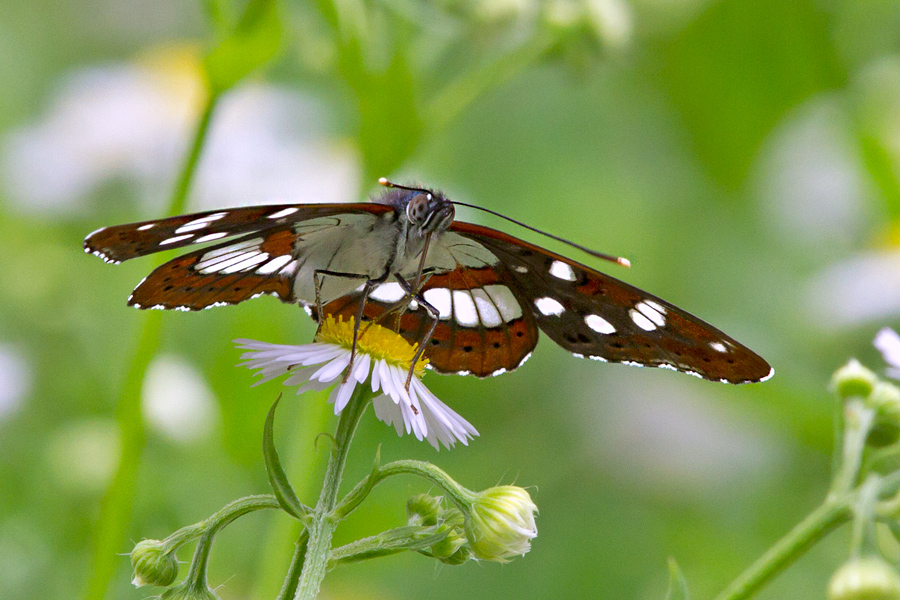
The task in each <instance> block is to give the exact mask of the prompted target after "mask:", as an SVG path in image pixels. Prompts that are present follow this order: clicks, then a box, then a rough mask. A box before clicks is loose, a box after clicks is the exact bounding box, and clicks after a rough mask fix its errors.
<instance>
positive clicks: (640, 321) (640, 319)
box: [628, 308, 656, 331]
mask: <svg viewBox="0 0 900 600" xmlns="http://www.w3.org/2000/svg"><path fill="white" fill-rule="evenodd" d="M628 314H629V315H631V320H632V321H634V324H635V325H637V326H638V327H640V328H641V329H643V330H644V331H653V330H654V329H656V325H655V324H654V323H653V321H651V320H650V319H648V318H647V317H645V316H644V314H643V313H639V312H638V311H636V310H634V309H633V308H632V309H631V310H629V311H628Z"/></svg>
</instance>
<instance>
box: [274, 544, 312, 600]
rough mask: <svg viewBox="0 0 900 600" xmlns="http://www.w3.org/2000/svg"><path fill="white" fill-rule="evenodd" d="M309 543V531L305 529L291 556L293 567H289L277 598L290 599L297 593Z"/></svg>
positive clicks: (280, 599) (281, 599)
mask: <svg viewBox="0 0 900 600" xmlns="http://www.w3.org/2000/svg"><path fill="white" fill-rule="evenodd" d="M308 545H309V531H308V530H306V529H304V530H303V531H302V532H301V533H300V537H299V539H298V540H297V545H296V547H295V548H294V556H293V557H292V558H291V567H290V568H289V569H288V574H287V576H286V577H285V578H284V585H283V586H281V591H280V592H279V593H278V598H277V599H276V600H289V598H292V597H293V596H294V594H296V593H297V584H298V583H299V581H300V573H301V571H302V569H303V565H304V563H305V562H306V548H307V547H308Z"/></svg>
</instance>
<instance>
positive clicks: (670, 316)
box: [451, 222, 772, 383]
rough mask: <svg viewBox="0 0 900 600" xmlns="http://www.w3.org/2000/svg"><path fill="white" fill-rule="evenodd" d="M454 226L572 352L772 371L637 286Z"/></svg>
mask: <svg viewBox="0 0 900 600" xmlns="http://www.w3.org/2000/svg"><path fill="white" fill-rule="evenodd" d="M451 230H452V231H456V232H457V233H460V234H462V235H465V236H466V237H469V238H470V239H473V240H475V241H478V242H479V243H481V244H483V245H484V246H485V247H486V248H488V249H489V250H491V251H492V252H494V253H495V254H496V255H497V257H498V259H499V262H500V263H501V264H503V265H504V266H505V267H506V269H505V270H503V273H505V274H507V275H508V277H509V278H510V280H511V281H509V282H508V285H509V286H510V287H511V288H512V289H514V290H515V291H516V293H517V295H518V296H519V297H522V298H523V299H524V302H523V303H524V304H527V308H526V310H530V311H531V312H532V314H533V315H534V317H535V319H536V321H537V324H538V325H539V326H540V328H541V329H542V330H543V331H544V333H546V334H547V335H548V336H549V337H550V338H551V339H552V340H553V341H554V342H556V343H557V344H559V345H560V346H562V347H563V348H565V349H566V350H569V351H570V352H573V353H574V354H577V355H580V356H587V357H591V358H596V359H598V360H605V361H609V362H620V363H629V364H637V365H642V366H653V367H668V368H673V369H676V370H679V371H683V372H686V373H690V374H692V375H698V376H700V377H703V378H705V379H711V380H714V381H724V382H728V383H747V382H752V381H762V380H764V379H766V378H768V377H769V376H771V372H772V369H771V367H770V366H769V365H768V363H766V361H765V360H763V359H762V358H761V357H759V356H758V355H756V354H755V353H754V352H752V351H751V350H749V349H748V348H746V347H745V346H743V345H741V344H739V343H738V342H736V341H735V340H733V339H732V338H730V337H728V336H727V335H725V334H724V333H722V332H721V331H719V330H718V329H716V328H715V327H712V326H711V325H709V324H707V323H705V322H703V321H701V320H700V319H698V318H696V317H694V316H693V315H691V314H689V313H687V312H685V311H683V310H681V309H679V308H677V307H675V306H673V305H672V304H670V303H668V302H665V301H664V300H661V299H659V298H657V297H655V296H652V295H650V294H648V293H646V292H644V291H642V290H639V289H638V288H635V287H633V286H630V285H628V284H626V283H623V282H621V281H619V280H617V279H614V278H612V277H609V276H608V275H604V274H603V273H600V272H598V271H595V270H593V269H591V268H589V267H586V266H584V265H581V264H579V263H577V262H575V261H572V260H570V259H568V258H565V257H563V256H560V255H558V254H554V253H552V252H549V251H548V250H545V249H543V248H540V247H538V246H534V245H532V244H529V243H527V242H524V241H522V240H519V239H516V238H514V237H512V236H509V235H507V234H504V233H502V232H499V231H495V230H493V229H489V228H486V227H481V226H478V225H472V224H469V223H460V222H457V223H454V224H453V226H452V227H451Z"/></svg>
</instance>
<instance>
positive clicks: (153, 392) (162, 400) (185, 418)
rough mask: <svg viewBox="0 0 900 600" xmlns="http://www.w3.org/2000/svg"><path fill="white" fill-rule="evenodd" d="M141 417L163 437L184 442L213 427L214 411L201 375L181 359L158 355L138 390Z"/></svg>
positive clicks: (207, 388)
mask: <svg viewBox="0 0 900 600" xmlns="http://www.w3.org/2000/svg"><path fill="white" fill-rule="evenodd" d="M142 395H143V402H142V409H143V413H144V420H145V421H146V422H147V423H148V425H150V427H151V428H153V429H154V430H155V431H157V432H159V433H161V434H162V435H164V436H166V437H167V438H169V439H171V440H173V441H175V442H179V443H183V444H188V443H191V442H194V441H197V440H201V439H203V438H204V437H206V436H207V435H209V433H210V432H211V431H212V430H213V428H214V427H215V424H216V421H217V419H218V411H217V407H216V402H215V398H214V397H213V393H212V391H211V390H210V389H209V386H208V385H207V384H206V381H205V380H204V379H203V376H202V375H201V374H200V373H199V372H198V371H197V370H196V369H195V368H194V367H192V366H191V365H190V364H189V363H187V362H186V361H185V360H183V359H180V358H177V357H175V356H166V355H163V356H158V357H156V358H155V359H154V360H153V362H152V363H150V367H149V368H148V370H147V376H146V377H145V378H144V386H143V390H142Z"/></svg>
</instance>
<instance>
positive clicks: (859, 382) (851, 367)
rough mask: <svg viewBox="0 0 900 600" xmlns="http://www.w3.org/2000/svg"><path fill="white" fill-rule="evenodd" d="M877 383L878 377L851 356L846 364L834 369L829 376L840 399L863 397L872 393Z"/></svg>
mask: <svg viewBox="0 0 900 600" xmlns="http://www.w3.org/2000/svg"><path fill="white" fill-rule="evenodd" d="M876 383H878V377H877V376H876V375H875V373H873V372H872V371H870V370H869V369H867V368H865V367H864V366H862V365H861V364H860V363H859V361H858V360H856V359H855V358H851V359H850V360H849V361H847V364H846V365H844V366H843V367H841V368H840V369H838V370H837V371H835V373H834V375H833V376H832V377H831V385H832V386H833V387H834V390H835V392H837V394H838V396H840V397H841V398H842V399H845V400H846V399H847V398H852V397H863V398H865V397H866V396H868V395H869V394H871V393H872V388H874V387H875V384H876Z"/></svg>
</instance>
